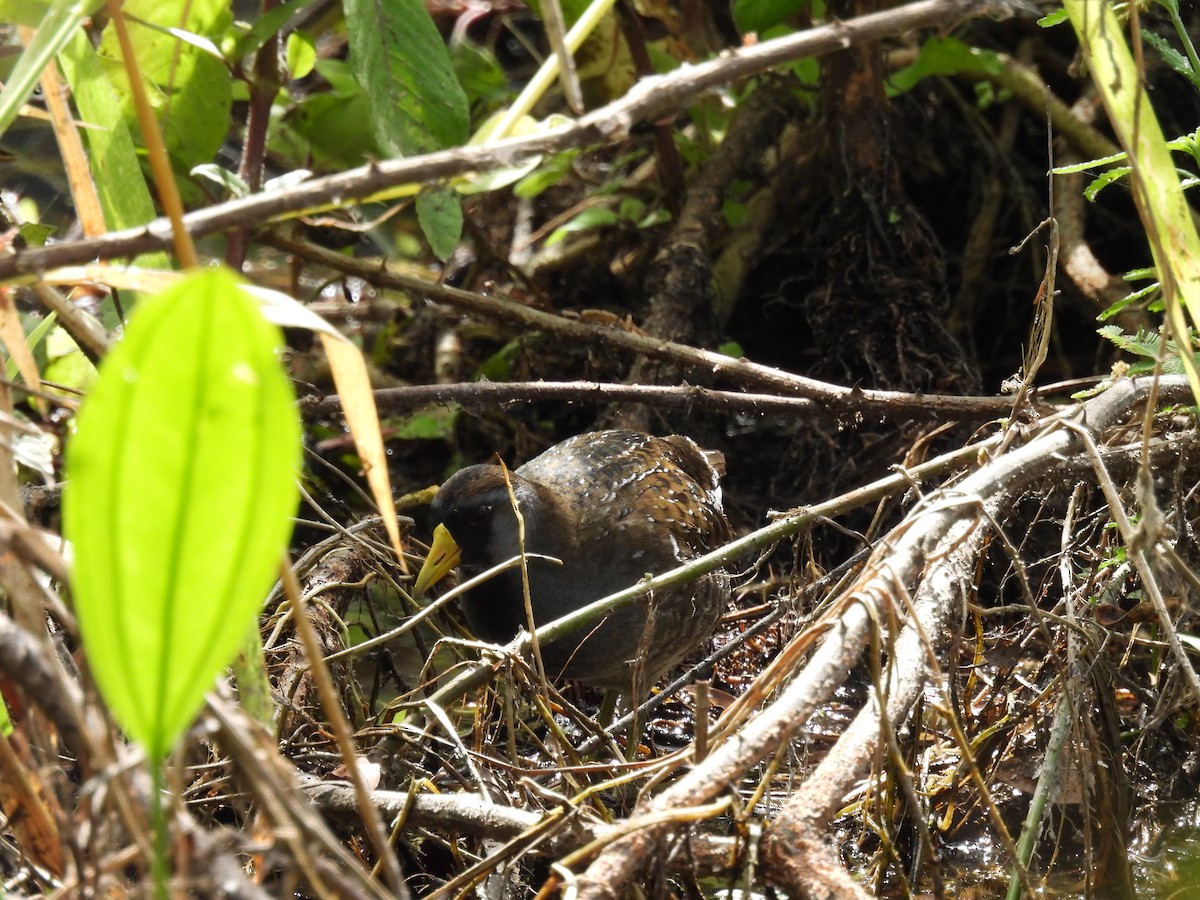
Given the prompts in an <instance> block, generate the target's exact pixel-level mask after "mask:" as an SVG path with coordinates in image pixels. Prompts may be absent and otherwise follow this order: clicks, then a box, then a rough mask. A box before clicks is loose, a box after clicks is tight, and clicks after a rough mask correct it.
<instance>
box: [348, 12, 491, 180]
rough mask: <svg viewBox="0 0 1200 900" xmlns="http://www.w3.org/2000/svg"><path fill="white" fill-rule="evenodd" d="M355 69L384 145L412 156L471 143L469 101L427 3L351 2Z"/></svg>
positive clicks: (350, 33)
mask: <svg viewBox="0 0 1200 900" xmlns="http://www.w3.org/2000/svg"><path fill="white" fill-rule="evenodd" d="M343 7H344V9H345V13H346V30H347V31H348V32H349V36H350V64H351V65H352V66H353V68H354V74H355V77H356V78H357V79H358V81H359V83H360V84H361V85H362V86H363V88H364V89H365V90H366V92H367V98H368V99H369V101H370V103H371V126H372V128H374V130H375V139H376V141H378V143H379V146H380V147H381V148H384V149H386V150H388V151H389V152H391V153H393V154H398V155H400V156H413V155H416V154H420V153H429V152H431V151H434V150H441V149H443V148H446V147H455V146H458V145H459V144H462V143H464V142H465V141H466V139H467V136H468V134H469V130H470V110H469V109H468V108H467V96H466V94H465V93H464V92H463V89H462V87H461V86H460V85H459V83H458V79H457V78H456V77H455V75H454V66H453V65H452V63H451V61H450V54H449V53H448V52H447V50H446V45H445V43H444V42H443V41H442V38H441V35H439V34H438V30H437V27H436V26H435V25H434V24H433V20H432V19H431V18H430V17H429V13H428V12H426V10H425V5H424V3H422V2H421V0H388V2H386V3H381V2H371V0H345V2H344V3H343Z"/></svg>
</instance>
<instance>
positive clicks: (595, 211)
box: [546, 206, 621, 247]
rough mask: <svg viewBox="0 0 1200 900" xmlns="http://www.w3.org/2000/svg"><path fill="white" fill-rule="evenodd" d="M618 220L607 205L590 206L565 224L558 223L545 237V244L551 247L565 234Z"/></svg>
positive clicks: (601, 226)
mask: <svg viewBox="0 0 1200 900" xmlns="http://www.w3.org/2000/svg"><path fill="white" fill-rule="evenodd" d="M619 221H621V217H620V216H618V215H617V214H616V213H615V212H613V211H612V210H611V209H609V208H608V207H606V206H590V207H588V208H587V209H585V210H584V211H583V212H581V213H580V214H579V215H577V216H576V217H575V218H573V219H571V221H569V222H567V223H566V224H565V225H560V226H559V227H558V228H556V229H554V232H553V233H552V234H551V235H550V237H548V238H546V246H547V247H553V246H554V245H555V244H557V243H559V242H561V241H562V240H563V239H565V238H566V236H567V235H569V234H574V233H575V232H577V231H588V230H590V229H592V228H603V227H605V226H607V225H615V224H616V223H617V222H619Z"/></svg>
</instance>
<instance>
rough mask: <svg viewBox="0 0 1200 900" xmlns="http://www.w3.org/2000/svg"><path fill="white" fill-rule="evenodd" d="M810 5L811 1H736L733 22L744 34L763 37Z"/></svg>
mask: <svg viewBox="0 0 1200 900" xmlns="http://www.w3.org/2000/svg"><path fill="white" fill-rule="evenodd" d="M809 5H810V0H736V2H735V3H734V4H733V22H734V24H735V25H736V26H737V28H738V31H740V32H741V33H742V34H749V33H751V32H753V33H755V34H759V35H761V34H762V33H763V32H765V31H766V30H767V29H768V28H771V27H773V26H775V25H781V24H783V23H784V22H786V21H787V20H788V19H789V18H790V17H791V16H793V15H795V14H796V13H798V12H800V10H802V9H805V8H807V7H808V6H809Z"/></svg>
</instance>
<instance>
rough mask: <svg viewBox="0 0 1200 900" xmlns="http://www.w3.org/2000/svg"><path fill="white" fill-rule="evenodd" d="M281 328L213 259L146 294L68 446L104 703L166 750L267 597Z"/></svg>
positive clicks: (284, 504) (287, 465)
mask: <svg viewBox="0 0 1200 900" xmlns="http://www.w3.org/2000/svg"><path fill="white" fill-rule="evenodd" d="M279 343H280V335H279V331H278V329H277V328H276V327H275V326H273V325H270V324H269V323H268V322H267V321H266V320H265V319H264V318H263V316H262V313H261V312H260V310H259V307H258V304H257V303H256V301H255V300H254V299H253V298H252V297H251V296H250V295H249V294H248V293H247V292H246V291H245V290H243V289H242V288H241V287H240V286H239V285H238V283H237V281H236V280H235V278H234V277H233V276H232V275H231V274H229V273H228V272H226V271H223V270H210V271H207V272H202V273H198V274H196V275H193V276H190V277H188V278H186V279H185V280H184V281H182V282H180V283H179V284H178V285H176V286H175V287H172V288H170V289H168V290H166V291H164V292H163V293H162V294H159V295H156V296H153V297H150V298H148V299H146V300H145V301H143V303H142V304H140V305H139V307H138V309H137V310H136V311H135V313H134V315H133V317H132V318H131V321H130V323H129V327H128V330H127V333H126V336H125V338H124V339H123V340H122V341H121V343H120V344H118V345H117V347H116V348H115V349H114V350H113V351H112V353H111V354H110V355H109V356H108V358H107V359H105V361H104V363H103V365H102V366H101V370H100V379H99V380H98V382H97V383H96V386H95V387H94V388H93V390H92V392H91V394H90V395H89V396H88V398H87V399H86V400H85V402H84V404H83V408H82V409H81V411H80V413H79V422H78V431H77V433H76V434H75V436H74V437H73V439H72V440H71V441H70V443H69V445H68V448H67V451H68V452H67V473H68V484H67V489H66V493H65V497H64V510H63V515H64V526H65V531H66V535H67V537H68V538H69V539H70V540H71V541H72V543H73V545H74V551H75V568H74V578H73V588H74V597H75V607H76V611H77V613H78V616H79V625H80V630H81V631H82V634H83V641H84V647H85V650H86V652H87V656H88V659H89V661H90V664H91V668H92V671H93V673H94V675H95V678H96V681H97V683H98V684H99V686H100V690H101V692H102V693H103V695H104V698H105V700H106V701H107V703H108V705H109V706H110V707H111V709H112V710H113V712H114V714H115V715H116V716H117V718H118V720H119V721H120V722H121V724H122V725H123V726H124V728H125V729H126V730H127V732H128V733H129V734H130V736H131V737H133V738H135V739H136V740H138V741H140V742H141V743H143V744H144V745H145V747H146V749H147V751H148V753H149V754H150V756H151V758H152V759H155V760H158V759H162V758H163V757H164V756H165V755H166V754H167V753H168V752H169V751H170V749H171V746H172V745H173V743H174V742H175V740H176V739H177V738H178V737H179V735H180V734H181V733H182V732H183V730H184V729H185V728H186V727H187V725H188V723H189V722H190V721H191V720H192V718H193V717H194V716H195V714H196V711H197V710H198V709H199V707H200V704H201V703H202V701H203V698H204V693H205V692H206V691H207V690H209V688H210V687H211V686H212V683H213V681H214V679H215V678H216V677H217V675H218V674H219V673H220V672H221V670H222V668H223V667H224V666H225V665H226V664H227V663H228V662H229V660H230V659H231V658H232V656H233V654H234V652H235V651H236V650H237V648H238V646H239V643H240V642H241V640H242V639H243V638H244V637H245V634H246V631H247V629H248V628H250V627H251V626H252V624H253V622H254V619H255V614H256V613H257V611H258V609H259V605H260V603H261V602H262V599H263V597H264V596H265V594H266V592H267V590H268V588H269V586H270V584H271V581H272V575H273V572H274V571H275V569H276V567H277V565H278V563H279V560H280V559H281V557H282V553H283V551H284V549H285V546H286V543H287V538H288V535H289V533H290V531H291V527H292V526H291V518H290V517H291V516H292V515H293V514H294V512H295V509H296V503H297V487H296V482H295V477H296V469H297V466H298V463H299V448H300V425H299V419H298V416H297V413H296V408H295V402H294V397H293V395H292V391H291V387H290V385H289V383H288V381H287V378H286V377H285V375H284V373H283V371H282V369H281V368H280V365H279V362H278V360H277V357H276V354H277V351H278V347H279Z"/></svg>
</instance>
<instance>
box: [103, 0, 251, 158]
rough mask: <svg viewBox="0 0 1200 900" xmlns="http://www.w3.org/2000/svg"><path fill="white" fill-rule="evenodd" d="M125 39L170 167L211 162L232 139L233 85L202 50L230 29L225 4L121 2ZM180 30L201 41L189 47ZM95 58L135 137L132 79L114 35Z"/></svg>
mask: <svg viewBox="0 0 1200 900" xmlns="http://www.w3.org/2000/svg"><path fill="white" fill-rule="evenodd" d="M121 8H122V10H123V11H124V12H125V14H126V16H127V17H128V27H129V37H130V39H131V40H132V41H133V45H134V52H135V53H136V55H137V65H138V71H139V74H140V77H141V79H142V83H143V86H144V87H145V88H146V91H147V94H148V95H149V97H150V104H151V106H153V107H154V111H155V115H156V116H157V117H158V120H159V123H160V127H161V129H162V136H163V141H164V142H165V143H166V145H167V151H168V153H170V155H171V158H172V160H173V161H174V162H175V164H176V165H177V166H178V167H179V168H180V169H181V170H182V171H185V172H186V171H190V170H191V168H192V166H195V165H197V164H199V163H204V162H212V160H213V158H214V157H215V156H216V153H217V151H218V150H219V149H220V148H221V144H223V143H224V142H225V136H226V134H227V133H228V131H229V125H230V109H231V107H232V104H233V92H232V77H231V76H230V73H229V70H228V69H227V68H226V66H225V64H224V63H223V62H222V60H220V59H218V58H216V57H214V56H213V55H212V53H210V52H207V51H206V50H205V49H202V47H203V45H205V44H210V42H211V40H212V39H214V38H218V39H219V38H220V37H221V36H222V35H223V34H224V33H225V31H226V29H228V27H229V26H230V24H231V21H232V17H231V15H230V12H229V5H228V4H227V3H225V2H224V0H187V2H183V0H166V2H164V0H125V2H124V3H123V4H122V7H121ZM167 29H180V30H182V31H185V32H189V33H191V34H193V35H195V36H197V38H200V39H202V40H199V41H194V40H187V39H185V38H184V37H183V36H181V35H179V34H172V33H170V32H169V31H168V30H167ZM99 53H100V56H101V58H102V59H103V60H104V62H105V63H106V67H107V69H108V77H109V79H110V80H111V82H112V84H113V86H114V87H115V88H116V90H117V93H118V94H119V95H120V97H121V106H122V109H123V111H124V115H125V121H126V123H127V124H128V125H129V127H130V130H131V131H133V132H134V133H135V134H136V133H138V131H137V129H138V124H137V111H136V110H135V108H134V103H133V95H132V93H131V89H130V86H129V76H128V74H127V73H126V70H125V66H124V64H123V62H122V61H121V52H120V47H119V45H118V43H117V35H116V29H115V28H114V27H113V26H112V25H111V24H110V25H108V27H106V28H105V29H104V32H103V34H102V35H101V38H100V48H99Z"/></svg>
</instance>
